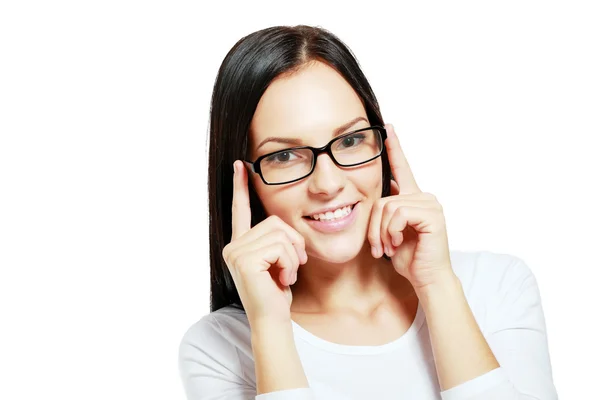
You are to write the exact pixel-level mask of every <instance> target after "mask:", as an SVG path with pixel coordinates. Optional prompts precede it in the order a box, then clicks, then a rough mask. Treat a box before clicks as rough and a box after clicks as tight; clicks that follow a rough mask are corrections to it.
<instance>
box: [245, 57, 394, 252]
mask: <svg viewBox="0 0 600 400" xmlns="http://www.w3.org/2000/svg"><path fill="white" fill-rule="evenodd" d="M351 121H354V122H353V123H352V125H350V126H347V127H346V129H344V130H343V131H341V132H339V134H343V133H347V132H351V131H354V130H357V129H360V128H366V127H368V126H369V125H370V124H369V122H368V118H367V114H366V112H365V108H364V106H363V104H362V102H361V100H360V98H359V97H358V95H357V94H356V93H355V92H354V90H353V89H352V87H351V86H350V85H349V84H348V83H347V82H346V81H345V80H344V78H343V77H342V76H341V75H340V74H339V73H338V72H337V71H335V70H334V69H332V68H331V67H329V66H328V65H326V64H324V63H321V62H312V63H310V64H308V65H307V66H305V67H303V68H302V69H300V70H299V71H298V72H296V73H294V74H292V75H288V76H282V77H279V78H278V79H276V80H274V81H273V82H272V83H271V85H270V86H269V87H268V88H267V90H266V91H265V93H264V94H263V96H262V98H261V99H260V102H259V103H258V106H257V109H256V112H255V114H254V117H253V119H252V122H251V125H250V132H251V133H250V143H249V148H248V151H249V154H248V155H249V159H251V160H256V159H257V158H258V157H259V156H261V155H264V154H267V153H271V152H274V151H279V150H283V149H286V148H290V147H294V146H303V145H307V146H313V147H321V146H324V145H325V144H327V143H328V142H329V141H330V140H331V139H332V138H333V137H334V136H337V135H336V133H335V132H336V129H338V128H339V127H341V126H344V125H348V123H350V122H351ZM269 137H279V138H285V139H298V141H299V144H289V143H279V142H276V141H268V142H266V143H264V144H262V145H261V146H259V145H260V144H261V143H263V141H264V140H265V139H267V138H269ZM351 142H352V140H350V143H351ZM287 157H289V156H287ZM284 158H285V157H284ZM250 179H252V182H253V185H254V188H255V189H256V192H257V194H258V196H259V198H260V199H261V202H262V204H263V206H264V208H265V211H266V213H267V215H277V216H278V217H280V218H281V219H282V220H283V221H285V222H286V223H287V224H288V225H290V226H291V227H292V228H294V229H295V230H297V231H298V232H299V233H300V234H301V235H302V236H303V237H304V239H305V242H306V252H307V254H308V256H309V259H311V258H318V259H321V260H324V261H327V262H333V263H341V262H345V261H349V260H351V259H353V258H354V257H356V256H357V254H358V253H359V251H360V250H361V249H362V248H363V246H364V245H365V243H366V234H367V228H368V223H369V219H370V215H371V208H372V206H373V203H374V202H375V201H376V200H377V199H378V198H380V197H381V189H382V172H381V157H378V158H376V159H375V160H373V161H370V162H368V163H366V164H362V165H359V166H355V167H348V168H342V167H338V166H337V165H336V164H335V163H334V162H333V161H332V160H331V159H330V158H329V155H328V154H325V153H323V154H321V155H320V156H319V157H318V158H317V160H316V165H315V170H314V171H313V173H312V174H311V175H309V176H308V177H306V178H304V179H302V180H300V181H297V182H293V183H288V184H283V185H266V184H264V183H263V181H262V180H261V179H260V176H259V175H258V174H252V173H250ZM355 203H356V206H354V208H353V210H352V214H353V215H351V216H350V217H349V219H350V220H351V223H350V224H347V225H346V226H345V227H343V228H342V229H341V230H340V229H338V230H335V231H331V229H326V228H325V229H322V228H321V226H322V225H321V224H320V223H318V222H317V221H311V220H310V219H309V218H310V217H309V216H311V215H314V214H315V212H316V211H319V210H321V209H323V208H329V207H331V206H337V205H344V204H355ZM369 251H370V250H369Z"/></svg>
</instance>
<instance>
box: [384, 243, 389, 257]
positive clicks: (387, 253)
mask: <svg viewBox="0 0 600 400" xmlns="http://www.w3.org/2000/svg"><path fill="white" fill-rule="evenodd" d="M383 251H384V252H385V255H386V256H388V257H389V256H390V254H389V251H388V248H387V246H384V248H383Z"/></svg>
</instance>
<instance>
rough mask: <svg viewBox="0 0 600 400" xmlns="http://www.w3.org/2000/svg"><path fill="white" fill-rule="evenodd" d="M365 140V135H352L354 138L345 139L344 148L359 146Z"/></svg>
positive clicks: (343, 141)
mask: <svg viewBox="0 0 600 400" xmlns="http://www.w3.org/2000/svg"><path fill="white" fill-rule="evenodd" d="M363 139H364V135H352V136H348V137H345V138H344V139H342V143H341V144H342V147H344V148H348V147H354V146H357V145H358V144H360V142H362V140H363Z"/></svg>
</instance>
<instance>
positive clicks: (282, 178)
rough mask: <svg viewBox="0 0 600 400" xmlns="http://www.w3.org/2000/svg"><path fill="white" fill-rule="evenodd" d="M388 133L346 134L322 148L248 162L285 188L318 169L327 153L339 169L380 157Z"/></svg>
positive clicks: (268, 181)
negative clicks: (321, 157) (285, 185)
mask: <svg viewBox="0 0 600 400" xmlns="http://www.w3.org/2000/svg"><path fill="white" fill-rule="evenodd" d="M386 138H387V132H386V130H385V128H384V127H382V126H370V127H368V128H363V129H358V130H356V131H352V132H348V133H345V134H343V135H341V136H338V137H336V138H334V139H332V140H331V141H330V142H329V143H327V144H326V145H325V146H323V147H319V148H316V147H311V146H300V147H292V148H289V149H285V150H279V151H276V152H273V153H269V154H265V155H263V156H260V157H259V158H257V159H256V161H249V160H245V162H246V163H248V164H249V165H250V169H251V170H252V172H254V173H256V174H259V175H260V178H261V179H262V181H263V182H264V183H265V184H267V185H283V184H285V183H292V182H296V181H299V180H300V179H304V178H306V177H307V176H308V175H310V174H312V172H313V171H314V170H315V165H316V160H317V157H318V156H319V154H321V153H327V154H329V157H330V158H331V159H332V160H333V162H334V163H335V164H336V165H338V166H340V167H353V166H356V165H361V164H364V163H367V162H369V161H372V160H374V159H376V158H377V157H379V156H380V155H381V153H382V151H383V148H384V142H385V139H386Z"/></svg>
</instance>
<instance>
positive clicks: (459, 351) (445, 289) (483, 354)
mask: <svg viewBox="0 0 600 400" xmlns="http://www.w3.org/2000/svg"><path fill="white" fill-rule="evenodd" d="M448 270H449V271H451V268H449V269H448ZM417 296H418V297H419V301H420V302H421V305H422V306H423V311H424V312H425V317H426V319H427V325H428V326H429V336H430V338H431V346H432V349H433V356H434V358H435V365H436V368H437V373H438V380H439V383H440V389H441V390H442V391H444V390H446V389H450V388H452V387H455V386H458V385H460V384H461V383H464V382H466V381H468V380H471V379H473V378H476V377H478V376H480V375H483V374H485V373H486V372H489V371H492V370H493V369H496V368H498V367H499V366H500V365H499V364H498V361H497V360H496V357H495V356H494V354H493V353H492V350H491V349H490V347H489V345H488V343H487V341H486V340H485V338H484V337H483V334H482V333H481V330H480V329H479V326H478V325H477V322H476V321H475V318H474V317H473V313H472V312H471V309H470V307H469V304H468V303H467V299H466V298H465V295H464V292H463V289H462V285H461V283H460V280H459V279H458V277H457V276H456V275H455V274H454V273H453V272H449V273H448V275H447V276H446V277H445V279H440V280H439V281H437V282H436V283H435V284H431V285H428V286H426V287H423V288H420V289H419V290H417Z"/></svg>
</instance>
